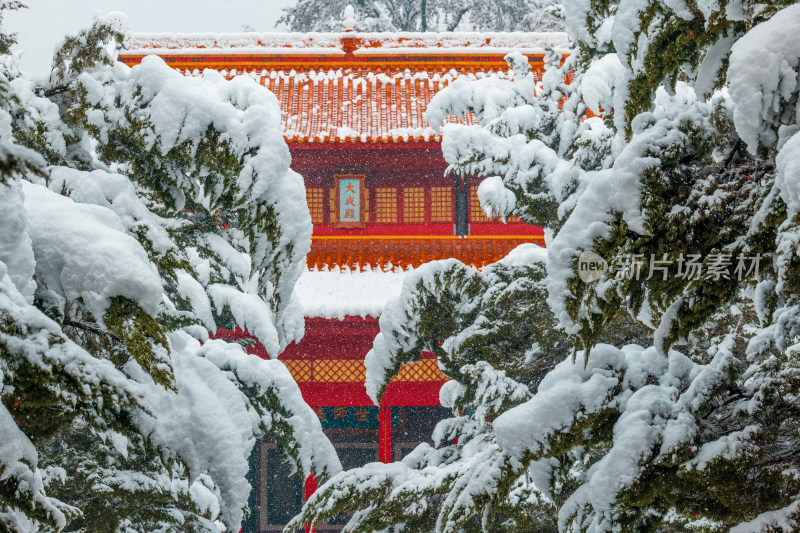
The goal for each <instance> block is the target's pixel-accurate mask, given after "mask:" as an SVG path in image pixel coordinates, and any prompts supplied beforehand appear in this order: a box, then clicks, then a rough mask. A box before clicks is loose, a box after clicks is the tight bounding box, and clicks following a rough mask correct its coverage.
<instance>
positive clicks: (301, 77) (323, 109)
mask: <svg viewBox="0 0 800 533" xmlns="http://www.w3.org/2000/svg"><path fill="white" fill-rule="evenodd" d="M545 45H552V46H554V47H555V48H556V49H562V50H566V47H567V45H568V43H567V41H566V37H565V36H564V35H563V34H534V33H513V34H477V33H447V34H436V33H425V34H419V33H417V34H410V33H405V34H404V33H401V34H363V33H356V32H353V31H346V32H343V33H337V34H333V33H331V34H302V35H301V34H291V33H284V34H262V33H242V34H168V35H167V34H133V35H129V37H128V39H127V42H126V51H125V52H124V53H123V54H121V55H120V60H121V61H122V62H124V63H126V64H129V65H133V64H135V63H138V62H139V61H141V59H142V57H144V56H145V55H149V54H157V55H159V56H161V57H162V58H163V59H164V60H165V61H166V62H167V64H168V65H170V66H171V67H173V68H175V69H177V70H179V71H180V72H182V73H184V74H186V75H187V76H194V75H199V74H200V73H201V72H202V71H203V70H204V69H207V68H208V69H215V70H217V71H219V72H221V73H222V74H223V75H224V76H227V77H233V76H237V75H244V76H250V77H252V78H254V79H255V80H257V81H258V82H259V83H261V84H263V85H264V86H265V87H267V88H268V89H269V90H270V91H272V92H273V93H274V94H275V95H276V96H277V98H278V100H279V102H280V106H281V110H282V123H283V131H284V136H285V139H286V142H287V143H288V144H289V148H290V151H291V154H292V168H293V169H294V170H295V171H297V172H299V173H300V174H302V175H303V177H304V179H305V184H306V191H307V200H308V208H309V211H310V213H311V218H312V221H313V223H314V233H313V237H312V239H313V242H312V248H311V253H310V254H309V255H308V271H307V272H306V273H305V274H304V275H303V276H302V277H301V278H300V281H299V283H298V287H297V290H298V294H299V296H300V299H301V301H302V303H303V305H304V308H305V314H306V333H305V338H304V339H303V341H302V342H300V343H299V344H294V345H291V346H289V347H288V348H287V350H286V351H285V352H284V353H283V354H282V355H281V356H280V359H281V360H282V361H283V362H284V363H285V364H286V366H287V367H288V368H289V370H290V371H291V373H292V375H293V376H294V377H295V379H296V380H297V383H298V384H299V386H300V389H301V391H302V393H303V396H304V398H305V399H306V401H307V402H308V403H309V404H310V405H311V406H312V407H314V408H315V409H316V410H317V413H318V415H319V417H320V420H321V422H322V425H323V428H325V430H326V433H327V434H328V435H329V437H330V439H331V441H332V442H333V443H334V445H335V446H336V448H337V451H338V452H339V456H340V459H341V461H342V464H343V466H344V467H345V468H350V467H353V466H358V465H363V464H365V463H368V462H374V461H384V462H389V461H392V460H396V459H399V458H401V457H403V456H404V455H405V454H406V453H408V451H410V450H411V449H413V448H414V447H415V446H416V445H417V444H418V443H420V442H423V441H427V440H428V439H429V438H430V435H431V431H432V429H433V427H434V425H435V424H436V423H437V422H438V421H439V420H440V419H441V418H442V417H445V416H449V413H448V412H447V411H446V410H445V409H442V408H441V407H439V389H440V387H441V386H442V384H443V383H444V381H445V380H446V378H445V376H444V375H442V374H441V373H440V372H439V369H438V365H437V362H436V360H435V359H433V358H429V357H423V359H422V361H421V362H419V363H415V364H411V365H408V366H406V367H405V368H403V370H402V371H401V372H400V375H399V376H397V377H396V378H395V379H394V381H393V382H392V383H391V384H390V385H389V387H388V389H387V392H386V394H385V395H384V397H383V399H382V403H381V405H380V406H374V405H373V404H372V402H371V401H370V400H369V398H368V397H367V395H366V392H365V388H364V376H365V369H364V362H363V359H364V356H365V355H366V353H367V352H368V351H369V349H370V348H371V347H372V341H373V339H374V337H375V335H376V334H377V333H378V331H379V329H378V316H379V315H380V313H381V310H382V309H383V305H384V303H385V302H386V301H387V300H388V299H389V298H390V297H392V296H397V295H398V294H399V291H400V285H401V283H402V279H403V276H404V271H407V270H408V269H411V268H414V267H417V266H419V265H420V264H422V263H424V262H427V261H431V260H435V259H444V258H448V257H455V258H458V259H460V260H461V261H463V262H465V263H467V264H471V265H474V266H475V267H478V268H480V267H483V266H484V265H486V264H489V263H492V262H494V261H496V260H498V259H500V258H501V257H503V256H505V255H506V254H507V253H508V252H509V251H510V250H511V249H513V248H514V247H516V246H517V245H519V244H522V243H526V242H542V240H543V236H542V231H541V229H540V228H537V227H532V226H528V225H526V224H524V223H522V222H521V221H519V220H518V219H515V218H513V217H512V219H510V220H509V222H508V223H507V224H503V223H501V222H500V221H499V220H490V219H488V218H487V217H486V216H485V215H484V214H483V212H482V210H481V208H480V205H479V202H478V197H477V186H478V181H477V180H457V179H454V178H453V177H452V176H446V175H445V169H446V167H447V164H446V163H445V161H444V158H443V156H442V152H441V147H440V136H439V135H437V134H436V133H435V132H434V130H433V129H432V128H431V127H430V125H429V124H428V123H427V122H426V120H425V117H424V111H425V108H426V107H427V105H428V103H429V102H430V101H431V98H432V97H433V95H435V94H436V93H437V92H438V91H440V90H441V89H442V88H444V87H446V86H447V85H448V84H450V83H451V82H453V81H454V80H455V79H457V78H458V77H461V76H465V77H467V78H470V79H479V78H484V77H489V76H496V77H500V78H505V77H507V76H508V67H507V65H506V63H505V61H504V60H503V57H504V56H505V55H506V54H507V53H508V52H510V51H511V50H514V49H516V50H520V51H521V52H522V53H524V54H526V55H527V56H528V57H529V58H530V62H531V65H532V67H533V69H534V71H535V72H536V73H540V72H541V70H542V66H543V65H542V53H543V47H544V46H545ZM466 120H467V121H468V122H469V121H470V119H469V117H468V118H467V119H466ZM448 121H455V118H452V117H451V118H448ZM228 336H229V337H231V338H239V337H242V336H246V334H245V333H242V332H230V333H228ZM249 349H250V350H251V351H254V352H255V353H259V354H260V355H262V356H264V357H266V356H267V354H266V353H265V352H264V349H263V347H262V346H261V345H258V344H255V345H253V346H251V347H250V348H249ZM252 474H253V480H254V486H255V487H256V490H255V491H254V492H255V494H254V496H253V504H252V506H251V507H252V509H253V510H254V511H255V512H254V513H253V515H252V516H251V518H250V520H249V522H248V523H246V524H245V531H249V532H259V533H261V532H269V531H280V530H281V529H282V527H283V524H285V523H286V522H287V521H288V520H289V519H290V518H291V517H292V516H294V515H295V514H296V513H297V511H298V510H299V507H300V505H301V504H302V500H303V498H304V497H305V496H306V495H307V494H308V493H310V492H312V491H313V490H314V489H315V487H316V483H315V480H313V479H309V480H304V481H303V480H299V479H297V478H296V476H295V477H294V478H293V477H291V476H290V475H289V474H290V472H289V470H288V467H287V466H285V465H284V464H283V463H282V461H281V458H280V456H279V454H278V452H277V451H276V449H275V446H274V444H272V443H270V442H268V441H263V442H261V443H259V445H258V446H257V447H256V451H255V453H254V456H253V467H252ZM343 523H344V521H343V520H334V521H333V522H332V523H331V524H329V525H327V526H319V527H318V531H319V532H320V533H322V532H323V531H338V530H339V529H340V528H341V524H343Z"/></svg>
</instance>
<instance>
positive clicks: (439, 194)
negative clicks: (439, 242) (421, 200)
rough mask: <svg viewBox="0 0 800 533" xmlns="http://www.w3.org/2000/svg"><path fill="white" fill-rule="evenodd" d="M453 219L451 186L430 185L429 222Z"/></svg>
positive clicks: (450, 220)
mask: <svg viewBox="0 0 800 533" xmlns="http://www.w3.org/2000/svg"><path fill="white" fill-rule="evenodd" d="M452 221H453V188H452V187H431V222H452Z"/></svg>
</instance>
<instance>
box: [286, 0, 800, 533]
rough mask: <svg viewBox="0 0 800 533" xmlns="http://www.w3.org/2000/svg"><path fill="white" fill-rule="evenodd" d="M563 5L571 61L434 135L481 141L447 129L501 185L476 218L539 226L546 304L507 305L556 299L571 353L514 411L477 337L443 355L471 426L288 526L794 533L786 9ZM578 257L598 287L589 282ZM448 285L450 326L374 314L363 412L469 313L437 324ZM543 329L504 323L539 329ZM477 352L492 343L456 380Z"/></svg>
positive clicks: (551, 60) (460, 89) (798, 421)
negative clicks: (466, 357) (346, 515)
mask: <svg viewBox="0 0 800 533" xmlns="http://www.w3.org/2000/svg"><path fill="white" fill-rule="evenodd" d="M564 6H565V13H566V25H567V30H568V32H569V33H570V35H571V37H572V38H573V40H574V42H575V45H576V47H577V53H575V54H573V55H572V56H571V57H570V58H569V59H567V61H566V63H565V64H564V65H560V64H559V63H560V62H559V61H558V59H559V58H557V57H556V56H555V55H554V54H552V53H548V55H547V57H546V63H547V65H546V73H545V74H544V76H543V77H542V79H541V80H535V79H534V78H533V77H532V76H531V75H530V74H529V73H528V70H529V69H528V67H527V61H526V60H525V58H523V57H522V56H520V55H519V54H511V55H509V57H508V58H507V59H508V61H509V64H510V66H511V68H512V69H513V71H514V79H513V80H511V81H504V80H491V79H486V80H479V81H472V82H469V81H463V82H458V83H454V84H452V85H451V86H450V87H448V89H446V90H445V91H443V92H441V93H439V94H438V95H437V96H436V98H435V99H434V101H433V102H432V104H431V106H430V108H429V109H428V118H429V120H430V122H431V123H432V124H438V123H441V121H442V119H443V118H444V116H446V115H448V114H451V113H455V114H459V115H462V116H463V115H464V114H466V113H467V112H471V113H473V115H474V116H475V117H476V119H477V120H478V122H479V124H476V125H473V126H467V125H448V126H446V128H445V130H444V140H443V145H442V149H443V152H444V155H445V158H446V159H447V160H448V162H449V163H450V169H451V171H453V172H457V173H462V174H465V175H479V176H501V177H502V179H494V178H490V179H487V180H485V181H484V182H483V183H482V184H481V186H480V189H479V196H480V198H481V203H482V205H483V207H484V209H485V210H486V211H487V212H488V213H491V214H500V215H501V216H508V215H511V214H516V215H519V216H521V217H523V219H524V220H526V221H528V222H530V223H538V224H541V225H543V226H545V227H547V228H548V229H549V232H548V242H547V244H548V247H547V258H546V276H543V277H540V278H536V277H535V276H531V275H530V274H522V276H521V279H537V282H536V285H535V286H536V287H537V290H531V288H530V287H528V288H524V289H521V290H522V291H523V294H520V295H518V296H517V297H518V298H521V299H522V300H525V299H526V298H531V299H532V300H531V304H530V305H531V306H532V308H533V309H542V308H541V307H539V306H540V304H541V302H542V300H543V299H545V298H546V300H547V303H548V304H549V307H550V309H551V310H552V312H553V313H554V315H555V318H554V321H555V322H557V323H558V325H559V326H560V327H561V328H562V330H563V332H564V334H565V335H566V336H567V339H568V342H569V344H570V345H571V348H570V349H569V352H570V353H569V354H568V355H566V357H563V358H562V356H563V355H564V354H562V353H559V350H557V349H554V348H553V347H549V351H542V352H537V353H536V357H534V359H536V358H539V360H541V361H547V365H545V368H547V369H549V372H547V373H546V374H545V375H544V377H543V378H542V379H541V380H540V381H537V380H534V381H532V382H530V383H524V384H525V385H530V387H524V388H517V386H520V387H522V386H523V383H521V382H520V381H516V380H515V381H514V383H515V385H512V384H509V383H508V382H506V381H502V380H500V379H499V376H498V374H499V371H500V369H505V368H508V367H509V364H508V362H507V361H506V360H504V359H503V358H502V357H498V353H492V344H493V345H494V346H497V347H499V346H502V342H503V341H501V340H500V339H493V338H486V337H484V338H482V339H481V338H480V335H481V334H482V332H483V331H485V330H486V327H485V326H483V325H481V326H480V327H475V323H473V322H470V323H469V324H470V325H469V326H467V327H465V328H464V329H463V330H454V331H458V332H457V333H456V334H455V337H454V338H455V339H458V340H457V341H455V340H446V341H445V343H444V344H442V348H441V349H439V350H438V353H439V356H440V358H441V360H442V369H443V371H445V372H446V373H448V375H451V376H453V377H455V378H456V379H455V380H454V381H453V382H450V384H448V385H447V387H446V389H445V390H444V392H443V395H442V400H443V403H444V404H447V405H453V406H455V413H454V414H456V415H460V414H461V413H460V411H458V409H461V408H463V407H465V406H467V404H468V403H469V406H470V407H471V408H472V409H475V413H478V412H479V411H482V412H481V414H476V415H475V416H472V417H470V416H468V415H464V416H460V417H459V416H457V417H456V418H454V419H453V420H447V421H444V422H442V423H440V425H439V426H438V428H437V430H436V437H437V439H436V442H437V444H436V447H434V448H431V447H428V446H426V445H423V446H420V447H419V448H417V450H416V451H415V452H413V453H412V454H411V455H409V456H408V457H407V458H406V459H404V460H403V461H402V462H401V463H396V464H392V465H368V466H366V467H364V468H361V469H356V470H351V471H349V472H346V473H343V474H340V475H339V476H336V477H334V478H333V479H332V480H331V481H329V482H328V483H327V484H325V485H322V486H321V487H320V495H319V496H315V497H314V498H312V499H311V500H309V502H308V503H307V505H306V506H305V508H304V510H303V515H302V520H315V519H319V518H320V517H326V516H329V512H331V510H335V511H337V512H339V511H343V510H350V511H355V514H354V515H353V518H352V519H351V520H350V523H349V524H348V526H347V528H346V529H348V530H352V531H378V530H384V529H385V530H389V531H417V530H432V531H437V532H453V533H454V532H457V531H469V530H473V529H479V530H484V531H495V530H502V529H501V528H503V527H508V528H509V530H512V531H539V530H541V531H546V530H548V528H553V527H556V526H557V528H558V529H559V530H561V531H593V532H594V531H734V532H745V531H748V532H756V531H764V532H766V531H770V532H771V531H787V532H788V531H796V530H797V529H798V528H800V486H798V483H797V479H798V477H797V475H796V474H797V472H798V469H799V468H800V456H799V455H798V450H799V449H800V446H799V445H800V440H799V439H798V431H799V430H800V418H799V417H798V414H799V413H798V410H797V409H798V405H799V404H798V396H797V387H798V383H797V376H798V360H797V342H798V332H800V327H798V318H797V317H798V316H800V312H798V302H800V299H799V298H798V296H797V294H798V290H800V289H798V283H797V282H798V279H800V277H798V274H797V271H796V270H797V268H798V265H800V261H799V260H798V245H797V243H798V242H800V239H798V222H800V218H798V212H800V201H799V200H798V192H797V191H798V190H800V189H799V188H798V183H800V134H798V131H799V130H800V125H798V115H797V113H798V107H797V102H798V96H799V95H800V83H798V82H800V80H799V79H798V72H800V45H798V41H797V39H796V33H797V31H798V30H800V5H798V4H797V3H796V2H793V1H783V2H771V3H761V2H749V1H747V0H744V1H734V0H713V1H708V2H694V1H691V0H621V1H609V0H588V1H586V2H583V1H567V2H565V4H564ZM567 80H570V83H567ZM714 89H720V90H719V91H716V92H715V91H714ZM586 253H591V254H595V255H592V256H590V257H596V256H599V257H600V258H602V259H604V260H605V261H607V264H608V269H607V270H605V271H603V272H602V273H601V274H600V275H599V276H596V277H592V276H589V277H586V276H584V277H582V276H581V263H582V259H581V257H584V258H585V257H586V255H585V254H586ZM583 261H585V259H584V260H583ZM655 261H659V263H656V262H655ZM639 263H640V264H641V265H642V266H641V269H642V271H641V273H640V275H636V269H637V268H638V267H637V264H639ZM690 265H692V266H691V268H694V269H700V270H699V272H700V275H694V274H689V273H688V272H687V269H688V268H690ZM756 265H757V267H758V268H756ZM651 266H652V267H657V266H663V267H664V268H666V269H667V270H666V275H664V271H663V270H658V269H651ZM429 268H430V270H431V271H436V270H435V269H436V268H440V269H442V270H443V271H447V268H444V267H441V266H440V267H436V266H431V267H429ZM449 268H450V269H453V267H452V266H451V267H449ZM679 269H682V270H679ZM456 271H457V269H453V275H451V277H450V278H449V279H448V282H447V284H442V283H441V282H439V285H438V287H439V288H438V289H437V290H436V291H434V294H441V295H442V296H441V297H439V299H438V300H436V301H437V303H438V302H441V303H440V304H439V308H437V306H436V305H423V304H424V302H425V301H426V299H427V298H428V297H426V294H428V292H431V288H430V287H431V283H430V282H428V283H422V284H421V285H419V286H416V287H411V286H409V287H407V288H406V290H405V291H404V299H403V300H402V301H401V302H399V303H394V304H390V305H389V306H388V307H387V309H386V311H385V313H384V315H383V317H382V319H381V334H380V335H379V337H378V338H377V339H376V342H375V347H374V349H373V352H371V353H370V359H368V362H370V361H371V363H370V366H369V367H368V368H369V374H368V387H369V390H370V391H371V392H372V393H373V395H374V396H373V399H374V400H376V401H377V400H379V399H380V393H381V392H382V390H383V388H384V387H385V386H386V383H388V380H389V378H391V377H392V376H393V375H394V373H395V372H396V371H397V369H398V368H399V365H400V364H402V363H405V362H408V361H410V360H411V358H412V355H411V354H412V353H418V350H419V348H421V347H428V348H432V349H434V350H436V348H435V347H434V346H433V345H434V344H435V342H432V341H431V340H429V341H427V342H423V343H422V344H420V343H419V342H418V340H417V339H419V338H424V335H428V334H429V333H428V331H432V332H435V331H437V330H436V328H435V327H433V326H430V325H429V324H436V321H437V319H438V320H441V315H438V314H437V313H438V312H439V311H440V310H444V311H445V314H444V316H446V317H448V320H447V321H444V322H442V324H444V325H446V324H448V323H449V318H450V317H453V318H454V319H456V320H457V319H458V317H460V316H462V314H464V313H465V311H466V310H471V308H470V307H469V306H464V307H456V306H455V305H454V303H450V300H449V299H452V298H453V296H452V295H451V293H450V292H449V291H450V289H449V288H448V287H452V289H453V294H461V292H459V291H463V292H464V293H465V294H467V295H469V294H470V289H469V287H470V285H469V284H468V283H467V284H465V283H466V282H465V281H464V280H465V279H466V278H463V277H459V276H455V272H456ZM422 272H423V273H425V272H428V271H427V270H422ZM424 275H428V274H423V276H424ZM443 276H444V275H440V276H439V278H437V277H436V276H430V279H431V280H434V279H446V278H445V277H443ZM528 276H530V278H528ZM425 279H427V278H425ZM518 283H520V282H518ZM433 286H437V285H433ZM519 286H520V287H524V286H525V285H524V283H520V285H519ZM415 291H416V292H418V293H419V297H417V298H413V297H411V296H410V295H411V294H414V293H415ZM526 294H527V295H526ZM454 301H455V302H458V300H454ZM465 301H467V302H469V301H470V300H469V298H465ZM536 302H539V303H536ZM488 303H489V305H488V306H487V307H486V308H485V309H482V310H481V313H484V314H487V315H488V314H489V308H492V307H493V306H494V305H496V302H488ZM462 309H463V310H462ZM464 316H467V315H466V314H464ZM535 316H536V319H535V321H534V319H531V318H528V317H527V316H522V317H513V318H511V317H509V318H510V322H509V324H511V323H513V324H516V327H517V328H523V327H525V326H527V325H528V324H531V323H537V324H542V325H543V326H544V324H546V321H542V319H541V313H540V314H538V315H535ZM623 316H626V317H627V318H625V319H623V318H622V317H623ZM456 323H457V322H456ZM437 327H438V326H437ZM544 327H546V326H544ZM638 328H644V329H645V330H646V331H648V332H649V335H648V336H647V337H644V338H642V337H643V336H642V335H640V334H639V329H638ZM445 331H446V332H448V333H449V332H450V330H449V329H447V328H446V327H445ZM548 333H549V334H551V335H552V333H550V332H548ZM473 334H474V335H475V341H476V342H478V343H485V342H487V341H488V342H489V343H491V344H489V346H488V347H484V348H483V349H482V350H480V351H479V352H477V353H476V357H475V359H473V360H470V362H469V365H466V366H464V367H457V365H451V360H452V355H451V352H450V351H449V350H452V349H453V348H452V347H458V346H469V345H470V340H471V339H472V336H473ZM631 337H633V340H634V343H630V344H629V342H630V340H631ZM648 337H649V338H648ZM479 339H480V340H479ZM503 340H504V339H503ZM520 341H522V343H523V345H521V346H519V347H518V348H517V349H516V350H515V351H512V352H511V353H509V356H510V357H512V358H517V361H520V360H522V361H524V359H522V354H525V353H526V349H525V347H524V344H525V343H532V342H538V341H537V340H536V339H534V338H528V337H521V338H520ZM531 346H533V344H530V345H529V347H531ZM503 353H507V352H503ZM511 367H513V365H511ZM551 368H552V369H551ZM513 376H514V374H511V373H508V374H507V375H503V378H504V379H511V377H513ZM484 383H492V384H493V387H492V389H491V390H492V391H494V392H495V393H496V394H492V395H486V394H483V393H482V391H483V390H485V387H484V385H482V384H484ZM516 391H521V392H518V393H516V394H515V392H516ZM501 393H502V394H505V395H502V394H501ZM497 394H501V396H498V395H497ZM500 397H502V398H503V401H502V403H501V405H502V407H501V408H499V409H496V408H495V407H496V406H497V403H496V402H497V399H498V398H500ZM462 398H470V401H469V402H464V401H463V400H461V399H462ZM455 427H459V428H470V429H469V430H467V429H464V430H463V433H459V432H458V431H453V430H452V428H455ZM476 427H479V428H480V429H474V428H476ZM470 431H471V432H470ZM465 434H466V436H464V435H465ZM456 436H457V437H458V443H457V444H451V442H452V441H451V440H450V439H452V438H453V437H456ZM462 437H464V438H463V440H462ZM473 437H474V438H473ZM520 486H524V487H525V490H526V491H527V492H525V493H524V494H526V496H525V497H522V498H520V497H519V494H520V493H519V490H520ZM542 517H545V521H544V522H540V520H541V518H542ZM297 523H300V522H297ZM422 524H424V526H423V525H422ZM415 528H416V529H415Z"/></svg>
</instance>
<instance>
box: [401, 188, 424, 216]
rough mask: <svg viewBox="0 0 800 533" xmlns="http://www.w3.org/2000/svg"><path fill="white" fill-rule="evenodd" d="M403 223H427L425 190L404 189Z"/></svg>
mask: <svg viewBox="0 0 800 533" xmlns="http://www.w3.org/2000/svg"><path fill="white" fill-rule="evenodd" d="M403 222H405V223H407V224H408V223H412V224H413V223H420V222H425V189H423V188H422V187H406V188H405V189H403Z"/></svg>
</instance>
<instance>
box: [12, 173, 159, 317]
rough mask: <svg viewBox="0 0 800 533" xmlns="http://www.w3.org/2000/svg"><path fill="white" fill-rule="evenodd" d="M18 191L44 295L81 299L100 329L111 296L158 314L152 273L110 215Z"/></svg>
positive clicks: (29, 189) (44, 192)
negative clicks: (22, 197)
mask: <svg viewBox="0 0 800 533" xmlns="http://www.w3.org/2000/svg"><path fill="white" fill-rule="evenodd" d="M22 190H23V193H24V194H25V211H26V214H27V219H28V227H27V229H28V234H29V235H30V237H31V240H32V241H33V250H34V255H35V257H36V274H37V276H39V278H40V279H41V280H42V281H43V282H44V283H45V284H46V285H47V286H48V287H49V288H50V289H52V290H54V291H56V292H57V293H59V294H60V295H61V296H63V297H65V298H67V299H70V300H77V299H79V298H82V299H83V301H84V303H85V304H86V307H87V309H88V310H89V311H90V312H91V313H92V315H94V317H95V319H96V320H98V321H99V322H101V323H102V321H103V315H104V314H105V311H106V309H107V308H108V306H109V305H110V304H111V298H112V297H113V296H125V297H127V298H130V299H131V300H133V301H135V302H137V303H138V304H139V305H140V306H141V307H142V309H144V310H145V311H146V312H147V313H149V314H151V315H155V314H156V313H157V312H158V305H159V303H160V302H161V300H162V293H163V289H162V286H161V280H160V278H159V275H158V272H157V270H156V269H155V267H154V265H153V264H152V263H151V262H150V260H149V258H148V257H147V252H145V250H144V248H142V246H141V245H140V244H139V242H138V241H137V240H136V239H134V238H133V237H131V236H130V235H128V234H127V233H126V232H125V228H124V227H123V226H122V224H121V223H120V220H119V217H117V215H116V214H115V213H114V212H113V211H111V210H109V209H107V208H104V207H100V206H96V205H89V204H78V203H75V202H74V201H72V200H71V199H69V198H67V197H65V196H62V195H60V194H56V193H54V192H52V191H50V190H49V189H48V188H47V187H45V186H43V185H36V184H33V183H30V182H27V181H23V182H22Z"/></svg>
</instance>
